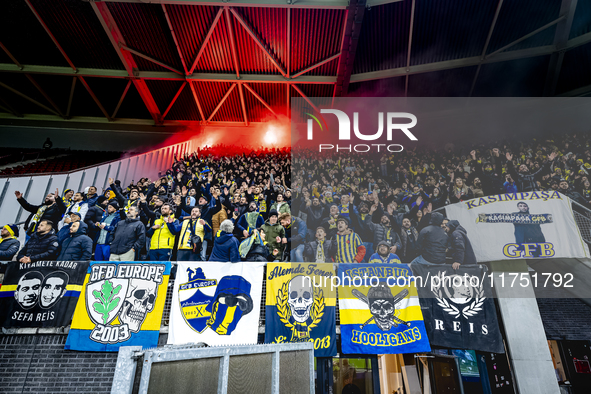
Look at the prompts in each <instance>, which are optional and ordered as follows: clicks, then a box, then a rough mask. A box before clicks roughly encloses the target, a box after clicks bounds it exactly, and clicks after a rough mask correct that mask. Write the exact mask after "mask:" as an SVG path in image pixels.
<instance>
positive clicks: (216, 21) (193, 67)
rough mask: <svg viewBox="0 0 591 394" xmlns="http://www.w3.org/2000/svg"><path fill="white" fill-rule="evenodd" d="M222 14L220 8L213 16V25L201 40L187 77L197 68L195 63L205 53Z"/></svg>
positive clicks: (222, 10)
mask: <svg viewBox="0 0 591 394" xmlns="http://www.w3.org/2000/svg"><path fill="white" fill-rule="evenodd" d="M223 12H224V9H223V8H222V7H220V9H219V10H218V13H217V14H216V15H215V18H214V20H213V23H212V24H211V26H210V27H209V31H208V32H207V35H206V36H205V39H204V40H203V44H201V47H200V48H199V52H197V56H195V60H194V61H193V65H192V66H191V69H190V70H189V73H188V75H191V74H193V71H195V67H197V63H198V62H199V59H200V58H201V55H203V52H204V51H205V46H206V45H207V43H208V42H209V39H210V38H211V36H212V34H213V31H214V30H215V27H216V26H217V24H218V21H219V20H220V18H221V16H222V13H223Z"/></svg>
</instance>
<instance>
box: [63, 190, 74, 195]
mask: <svg viewBox="0 0 591 394" xmlns="http://www.w3.org/2000/svg"><path fill="white" fill-rule="evenodd" d="M69 192H73V190H72V189H66V190H64V196H65V195H66V194H68V193H69Z"/></svg>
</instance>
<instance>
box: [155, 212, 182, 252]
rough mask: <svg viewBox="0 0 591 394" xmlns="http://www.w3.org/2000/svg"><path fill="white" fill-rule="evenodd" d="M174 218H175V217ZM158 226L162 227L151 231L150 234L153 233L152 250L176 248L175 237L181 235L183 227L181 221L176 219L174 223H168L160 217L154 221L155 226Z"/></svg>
mask: <svg viewBox="0 0 591 394" xmlns="http://www.w3.org/2000/svg"><path fill="white" fill-rule="evenodd" d="M172 217H173V218H174V216H172ZM157 224H158V225H160V228H158V229H156V230H153V229H150V231H149V233H152V232H153V234H152V240H151V241H150V250H154V249H172V248H174V239H175V235H176V234H178V233H179V230H180V227H181V225H180V223H179V221H178V220H176V219H174V221H173V222H172V223H167V222H165V221H164V219H162V217H160V218H158V219H156V220H155V221H154V225H157Z"/></svg>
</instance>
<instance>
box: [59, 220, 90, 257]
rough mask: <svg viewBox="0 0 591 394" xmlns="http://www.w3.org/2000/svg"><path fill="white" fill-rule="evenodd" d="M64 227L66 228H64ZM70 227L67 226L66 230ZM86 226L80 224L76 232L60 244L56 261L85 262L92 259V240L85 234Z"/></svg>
mask: <svg viewBox="0 0 591 394" xmlns="http://www.w3.org/2000/svg"><path fill="white" fill-rule="evenodd" d="M64 227H66V226H64ZM69 228H70V226H68V229H69ZM87 231H88V226H87V225H86V223H83V222H80V227H79V228H78V231H76V232H75V233H74V234H70V235H69V236H68V237H67V238H66V239H65V240H64V241H63V243H62V250H61V251H60V254H59V256H58V257H57V261H86V260H90V258H91V257H92V240H91V239H90V237H89V236H88V235H86V232H87Z"/></svg>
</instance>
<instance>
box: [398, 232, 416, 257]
mask: <svg viewBox="0 0 591 394" xmlns="http://www.w3.org/2000/svg"><path fill="white" fill-rule="evenodd" d="M408 231H410V234H408ZM418 238H419V233H418V231H417V229H416V228H414V227H411V228H409V229H408V230H407V229H405V228H402V229H401V230H400V244H401V245H402V247H401V248H400V253H398V254H399V256H400V257H401V258H402V259H404V261H411V260H412V259H414V258H415V257H417V255H418V253H419V240H418ZM397 252H398V251H397Z"/></svg>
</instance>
